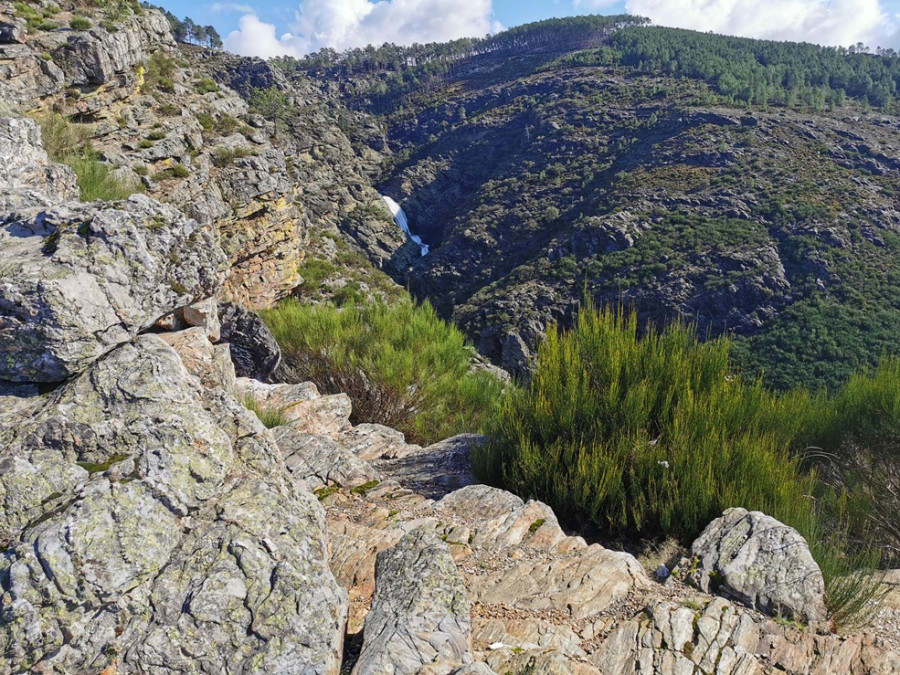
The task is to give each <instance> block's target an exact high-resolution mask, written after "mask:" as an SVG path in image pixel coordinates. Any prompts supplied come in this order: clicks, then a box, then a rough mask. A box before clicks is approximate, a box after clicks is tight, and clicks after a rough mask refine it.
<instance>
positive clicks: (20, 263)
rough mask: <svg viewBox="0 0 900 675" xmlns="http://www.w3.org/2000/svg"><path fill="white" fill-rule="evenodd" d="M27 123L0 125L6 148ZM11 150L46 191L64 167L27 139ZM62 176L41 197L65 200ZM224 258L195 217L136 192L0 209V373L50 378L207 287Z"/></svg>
mask: <svg viewBox="0 0 900 675" xmlns="http://www.w3.org/2000/svg"><path fill="white" fill-rule="evenodd" d="M23 125H24V129H23ZM29 125H31V129H32V130H29ZM33 125H34V123H33V122H25V121H5V122H2V123H0V137H4V136H5V138H6V141H4V142H3V143H6V144H7V149H8V148H9V144H11V143H12V142H14V138H13V137H12V136H15V140H18V141H23V140H30V141H33V140H34V139H35V135H34V132H33ZM23 131H24V132H25V133H24V134H23ZM0 144H2V143H0ZM21 153H22V155H23V156H24V157H29V158H31V159H33V160H34V163H33V164H31V165H29V166H27V167H25V171H24V173H25V175H26V176H38V175H41V174H43V175H45V176H47V175H49V176H51V177H52V180H49V181H48V182H47V183H46V184H45V187H47V188H50V189H52V188H53V187H55V186H56V185H57V184H58V181H57V180H56V177H57V175H58V174H60V173H64V172H62V171H57V170H56V169H55V168H48V165H47V164H48V163H47V161H46V156H42V154H41V153H40V151H39V150H38V149H37V148H36V147H35V146H33V145H31V146H28V145H22V146H21ZM63 183H64V188H65V189H64V190H63V191H62V192H61V193H56V194H53V193H44V196H43V199H45V200H47V201H48V202H52V201H58V200H60V198H62V199H65V198H66V197H70V196H71V194H70V192H69V189H68V188H69V187H70V186H69V183H68V181H63ZM40 187H44V186H40ZM0 190H4V191H6V190H8V191H9V194H11V195H13V197H12V199H13V200H16V201H18V200H17V199H16V197H15V195H17V194H18V195H21V194H22V193H23V190H22V189H21V188H20V187H18V185H17V181H12V184H10V183H6V184H2V185H0ZM27 192H28V193H29V194H33V193H32V191H31V190H28V191H27ZM225 263H226V260H225V257H224V256H223V255H222V252H221V249H219V248H218V246H216V244H215V241H214V240H213V239H212V237H211V236H210V234H209V233H208V232H206V231H204V230H203V229H202V228H201V227H200V226H199V225H198V224H197V223H196V222H195V221H193V220H190V219H188V218H185V217H184V215H183V214H181V213H180V212H179V211H176V210H175V209H173V208H172V207H169V206H165V205H163V204H160V203H158V202H154V201H152V200H150V199H148V198H146V197H144V196H141V195H134V196H132V197H131V198H129V199H128V200H127V201H125V202H116V203H100V202H97V203H94V204H83V203H79V202H75V201H61V202H60V203H58V204H56V205H54V206H52V207H47V208H41V207H32V208H25V209H22V210H16V211H14V212H12V213H9V212H7V214H6V217H5V219H4V222H3V225H2V230H0V287H2V289H3V300H0V322H2V323H0V351H2V352H3V354H4V358H3V359H2V362H0V379H6V380H11V381H14V382H28V381H33V382H59V381H62V380H64V379H66V378H68V377H70V376H72V375H73V374H76V373H78V372H80V371H81V370H83V369H84V368H85V367H86V366H87V365H88V364H90V363H91V362H93V361H94V360H96V359H97V358H98V357H99V356H100V355H101V354H103V353H105V352H106V351H108V350H110V349H111V348H112V347H115V346H116V345H119V344H122V343H124V342H127V341H128V340H130V339H131V338H133V337H134V336H135V335H136V334H137V333H138V332H140V331H141V330H145V329H147V328H149V327H150V326H152V325H153V323H154V322H155V321H156V319H157V318H159V317H160V316H162V315H164V314H167V313H169V312H171V311H173V310H175V309H176V308H178V307H180V306H184V305H188V304H191V303H193V302H195V301H197V300H200V299H203V298H208V297H210V296H212V295H213V294H215V293H216V291H217V290H218V289H219V287H220V286H221V283H222V280H223V279H224V276H225V272H226V268H225Z"/></svg>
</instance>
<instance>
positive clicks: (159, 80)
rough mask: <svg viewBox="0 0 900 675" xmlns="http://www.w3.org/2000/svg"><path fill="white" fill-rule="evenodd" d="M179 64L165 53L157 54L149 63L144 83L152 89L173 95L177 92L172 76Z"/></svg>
mask: <svg viewBox="0 0 900 675" xmlns="http://www.w3.org/2000/svg"><path fill="white" fill-rule="evenodd" d="M177 67H178V62H177V61H176V60H175V58H174V57H171V56H169V55H167V54H166V53H165V52H156V53H154V54H153V55H152V56H151V57H150V59H149V60H148V61H147V68H146V70H145V71H144V83H145V84H146V85H147V86H150V87H156V88H157V89H159V90H161V91H166V92H169V93H172V92H174V91H175V83H174V82H173V81H172V76H173V75H174V74H175V69H176V68H177Z"/></svg>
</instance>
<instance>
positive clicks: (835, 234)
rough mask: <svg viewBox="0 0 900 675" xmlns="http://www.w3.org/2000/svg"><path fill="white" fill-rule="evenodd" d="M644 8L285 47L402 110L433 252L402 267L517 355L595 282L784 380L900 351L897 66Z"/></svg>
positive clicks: (367, 100) (817, 383)
mask: <svg viewBox="0 0 900 675" xmlns="http://www.w3.org/2000/svg"><path fill="white" fill-rule="evenodd" d="M642 23H643V22H642V21H640V20H636V19H634V18H633V17H593V18H581V19H577V20H575V19H573V20H559V21H548V22H541V23H539V24H534V25H530V26H525V27H522V28H519V29H516V30H514V31H510V32H509V33H504V34H500V35H499V36H496V37H494V38H488V39H486V40H481V41H479V40H464V41H459V42H456V43H449V44H447V45H425V46H418V45H414V46H413V47H409V48H402V47H391V46H389V45H385V46H384V47H382V48H380V49H377V50H376V49H374V48H368V49H366V50H355V51H351V52H349V53H348V54H345V55H343V56H341V57H340V58H336V57H335V55H333V54H328V53H323V54H318V55H314V56H312V57H310V58H308V59H306V60H305V61H299V62H294V61H292V60H290V59H283V60H281V61H280V62H279V63H280V65H281V66H282V67H283V68H284V69H285V70H286V71H287V72H288V73H289V74H290V75H291V76H292V77H293V79H294V81H298V82H299V81H303V82H306V81H312V82H314V83H317V85H318V86H320V87H321V88H322V89H323V91H324V92H326V94H327V95H329V96H331V98H332V99H333V100H335V102H336V105H337V104H341V105H343V106H346V107H347V108H350V109H352V110H354V111H357V112H356V114H357V115H359V113H365V114H366V115H370V116H373V117H374V119H376V120H377V121H378V124H380V125H383V129H384V135H385V137H386V139H387V145H388V147H389V148H390V150H391V152H392V154H391V155H390V157H389V159H388V160H387V161H386V162H385V163H384V164H383V165H382V167H381V171H380V173H379V174H378V175H377V177H376V184H377V185H379V186H380V187H379V189H380V190H381V191H383V192H385V193H386V194H389V195H391V196H392V197H393V198H394V199H395V200H397V201H398V202H400V203H401V204H402V206H403V208H404V209H405V211H406V213H407V215H408V217H409V219H410V222H411V224H412V227H413V229H414V231H416V232H417V233H419V234H420V235H421V236H422V237H423V238H424V239H425V241H426V242H427V243H428V244H429V245H430V246H431V253H430V254H429V255H428V256H425V257H423V258H421V259H418V260H415V261H413V263H412V265H411V266H410V267H409V268H408V269H406V270H403V271H402V273H401V274H399V275H397V274H395V278H396V279H397V281H398V282H399V283H401V284H404V285H407V286H408V287H409V288H410V290H411V291H412V292H413V293H414V294H415V295H416V296H417V297H419V298H423V299H424V298H428V299H429V300H430V301H431V302H432V303H433V304H434V305H435V307H436V308H438V310H439V311H440V313H441V314H442V315H443V316H445V317H447V318H449V319H452V320H453V321H454V322H456V323H457V324H458V325H459V326H461V327H462V328H463V329H464V330H465V331H466V333H467V334H468V335H469V337H470V339H472V341H473V342H474V343H475V344H476V345H477V346H478V348H479V350H480V351H481V352H482V353H483V354H485V355H487V356H489V357H490V358H491V359H492V360H494V361H495V362H497V363H501V364H503V365H504V366H506V367H507V368H509V369H511V370H513V371H516V372H519V373H520V374H521V373H523V372H524V370H525V369H526V363H527V357H528V355H529V354H530V353H531V352H533V350H534V347H535V345H536V344H537V342H539V341H540V339H541V336H542V335H543V333H544V331H545V329H546V327H547V325H548V324H549V323H558V324H561V325H563V326H567V325H570V324H571V321H572V318H573V316H574V314H575V312H576V310H577V308H578V307H579V306H580V305H581V301H582V300H583V298H584V297H585V294H587V295H588V296H590V297H591V298H592V299H593V301H594V303H595V304H597V305H604V304H606V303H617V302H624V303H625V304H628V305H634V306H635V307H636V308H637V309H638V311H639V313H640V315H641V316H642V317H643V319H644V320H646V321H651V322H653V323H655V324H657V325H663V324H665V323H666V322H669V321H673V320H676V319H683V320H686V321H690V322H696V324H697V330H698V332H699V334H700V335H702V336H706V335H719V334H722V333H729V334H731V335H733V336H734V337H735V338H736V354H735V355H736V356H737V357H738V361H739V363H740V365H741V366H742V367H743V369H744V370H745V371H747V372H749V373H756V372H761V371H764V372H765V373H766V381H767V382H768V383H770V384H771V385H774V386H777V387H779V388H788V387H790V386H794V385H798V384H803V385H806V386H809V387H812V388H818V387H829V388H832V389H833V388H835V387H837V386H839V385H840V384H841V383H843V382H844V381H845V380H846V378H847V377H848V376H849V374H850V373H851V372H852V371H853V370H855V369H858V368H861V367H863V366H866V365H872V364H874V363H876V362H877V360H878V358H879V357H880V356H881V355H882V354H885V353H896V351H897V348H896V344H895V340H894V335H896V334H897V330H898V328H900V314H898V311H900V276H898V273H900V268H898V264H897V252H898V246H900V238H898V232H900V211H898V208H897V197H898V194H900V193H898V190H900V182H898V175H900V174H898V172H897V170H898V168H900V119H898V117H897V116H896V115H895V114H894V111H895V109H896V108H895V103H894V102H893V95H894V93H895V92H896V88H897V82H898V81H900V59H898V58H897V56H896V55H895V54H893V53H892V52H886V53H883V54H880V55H874V54H864V53H848V52H847V51H846V50H843V51H842V50H836V49H826V48H818V47H814V46H812V45H801V44H789V43H774V42H763V41H755V40H745V39H738V38H725V37H722V36H713V35H704V34H698V33H692V32H690V31H680V30H675V29H665V28H656V27H649V26H644V25H642ZM369 126H370V127H371V124H369ZM349 131H350V132H351V137H352V138H355V139H357V142H358V143H367V142H368V143H370V144H374V141H373V139H371V138H369V137H367V135H366V134H365V133H363V132H362V131H360V130H354V129H352V128H351V129H349ZM374 140H375V141H377V143H378V144H379V149H381V148H382V147H383V146H382V144H383V141H382V139H381V138H377V139H374Z"/></svg>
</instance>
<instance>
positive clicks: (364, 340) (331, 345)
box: [261, 299, 501, 443]
mask: <svg viewBox="0 0 900 675" xmlns="http://www.w3.org/2000/svg"><path fill="white" fill-rule="evenodd" d="M261 314H262V317H263V319H264V320H265V322H266V324H267V325H268V326H269V328H270V329H271V330H272V332H273V333H274V335H275V337H276V338H277V340H278V342H279V344H280V345H281V348H282V350H283V351H284V354H285V358H286V361H287V362H288V364H289V365H290V366H292V368H293V369H294V370H295V372H296V375H297V378H298V380H311V381H313V382H315V383H316V385H317V386H318V387H319V388H320V390H321V391H323V392H326V393H338V392H344V393H347V394H348V395H349V396H350V398H351V400H352V401H353V416H352V417H351V421H353V422H354V423H360V422H377V423H381V424H387V425H389V426H393V427H395V428H397V429H400V430H401V431H403V432H404V433H405V434H406V435H407V440H408V441H409V442H416V443H420V442H421V443H429V442H434V441H436V440H439V439H442V438H446V437H448V436H452V435H454V434H457V433H460V432H463V431H478V430H479V429H480V428H482V427H483V426H484V423H485V422H486V420H487V419H488V418H489V417H490V415H491V413H492V411H493V409H494V405H495V402H496V401H497V399H498V398H499V395H500V391H501V386H500V384H499V383H498V381H497V380H496V379H495V378H493V377H492V376H490V375H488V374H486V373H472V372H471V370H470V367H471V366H470V352H469V350H468V348H467V347H466V345H465V341H464V339H463V336H462V334H461V333H460V332H459V331H458V330H457V329H456V328H454V327H452V326H448V325H447V324H446V323H444V322H443V321H441V320H440V319H439V318H438V317H437V315H436V314H435V312H434V310H433V309H432V308H431V306H430V305H428V304H427V303H426V304H424V305H421V306H417V305H415V304H414V303H413V302H412V301H411V300H409V299H406V300H404V301H402V302H400V303H397V304H395V305H391V306H387V305H384V304H382V303H372V304H368V305H365V306H363V307H356V306H346V307H342V308H336V307H334V306H331V305H301V304H299V303H298V302H296V301H295V300H287V301H285V302H282V303H281V304H280V305H279V306H278V307H277V308H276V309H272V310H266V311H263V312H261Z"/></svg>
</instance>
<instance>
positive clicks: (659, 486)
mask: <svg viewBox="0 0 900 675" xmlns="http://www.w3.org/2000/svg"><path fill="white" fill-rule="evenodd" d="M640 328H641V327H640V326H639V325H638V320H637V317H636V315H635V314H634V313H632V312H626V311H624V310H623V309H621V308H619V309H609V308H607V309H604V310H601V311H596V310H594V309H593V308H592V307H591V306H590V305H588V306H587V307H586V308H585V309H584V310H583V311H582V312H581V313H580V315H579V317H578V319H577V321H576V323H575V326H574V327H573V329H572V330H571V331H568V332H560V331H557V330H556V328H553V327H551V329H550V330H549V331H548V334H547V338H546V340H545V341H544V343H543V344H542V345H541V346H540V348H539V350H538V354H537V361H536V364H535V369H534V372H533V375H532V378H531V381H530V383H529V385H528V386H527V387H526V388H523V389H513V390H510V391H509V392H508V393H507V395H506V397H505V400H504V402H503V404H502V405H501V408H500V411H499V413H498V414H497V415H496V417H495V419H494V420H493V423H492V424H491V428H490V429H489V436H490V438H491V442H490V443H489V444H488V445H485V446H482V447H481V448H479V449H477V450H476V452H475V455H474V457H473V464H474V469H475V471H476V473H478V474H479V475H480V476H481V477H482V478H483V479H484V480H486V481H487V482H490V483H493V484H497V485H501V486H503V487H505V488H507V489H510V490H512V491H514V492H516V493H517V494H519V495H521V496H523V497H533V498H537V499H541V500H543V501H545V502H547V503H549V504H550V505H552V506H553V507H554V509H555V510H556V511H557V513H558V514H560V515H561V516H563V518H564V519H567V520H569V521H570V522H583V521H585V520H587V521H591V522H592V523H593V524H594V525H595V526H596V527H598V528H599V529H600V530H601V531H603V532H605V533H607V534H608V535H610V536H620V537H628V538H637V537H645V538H663V537H666V536H674V537H677V538H678V539H680V540H681V541H682V542H683V543H689V542H690V541H691V540H692V539H693V538H694V537H696V536H697V535H698V534H699V532H700V531H701V530H702V529H703V528H704V527H705V526H706V525H707V524H708V523H709V522H710V521H712V520H713V519H714V518H716V517H718V516H719V515H721V513H722V512H723V511H724V510H725V509H727V508H729V507H732V506H742V507H744V508H747V509H750V510H759V511H763V512H765V513H767V514H770V515H772V516H774V517H775V518H778V519H779V520H781V521H782V522H785V523H787V524H789V525H791V526H793V527H794V528H796V529H797V530H798V531H799V532H800V533H801V534H802V535H803V536H804V537H806V539H807V541H808V542H809V544H810V549H811V552H812V553H813V556H814V557H815V558H816V560H817V561H818V562H819V564H820V567H821V568H822V571H823V575H824V576H825V579H826V588H827V596H828V602H829V607H830V609H831V611H832V613H833V617H834V621H835V623H836V624H840V625H843V626H848V625H850V624H852V623H853V622H855V621H858V620H859V619H860V618H861V617H863V615H865V613H866V612H867V610H868V609H869V608H871V607H873V606H875V605H873V604H872V603H871V602H870V600H871V599H872V598H873V596H874V594H875V592H876V588H877V583H876V582H875V581H874V580H873V577H872V576H871V575H869V574H866V573H860V572H859V571H861V570H866V569H869V568H871V567H872V566H874V565H875V564H876V563H877V561H878V558H877V554H875V553H873V552H872V550H871V548H870V546H869V539H868V536H867V533H866V531H865V530H864V529H863V530H858V529H856V528H855V525H854V514H856V513H858V511H859V508H860V503H861V501H860V497H859V495H858V494H857V493H855V492H854V491H853V490H852V489H851V488H852V487H853V486H849V485H848V486H829V485H826V484H824V483H823V482H822V481H821V480H820V478H819V476H818V472H817V470H816V468H815V466H814V464H813V463H811V462H809V461H808V460H809V454H808V452H806V453H804V452H797V450H798V449H804V448H806V447H808V441H809V438H810V434H811V430H814V429H825V428H831V427H829V426H828V425H829V424H830V423H832V422H835V421H837V420H839V419H840V418H841V415H840V414H838V413H836V412H835V407H834V406H833V405H832V402H830V401H829V400H828V399H827V398H825V397H824V396H823V395H819V396H816V397H813V396H811V395H810V394H809V393H808V392H806V391H803V390H793V391H790V392H787V393H784V394H776V393H774V392H772V391H771V390H769V389H767V388H766V387H764V386H763V385H762V382H761V380H756V381H745V380H744V379H743V378H742V377H741V376H740V375H739V374H738V373H735V372H733V370H732V367H731V364H730V361H729V348H730V343H729V341H728V340H727V339H726V338H720V339H717V340H711V341H708V342H705V343H701V342H699V341H698V340H697V338H696V335H695V333H694V331H693V329H692V328H691V327H689V326H687V325H684V324H680V323H676V324H674V325H671V326H669V327H667V328H665V329H664V330H662V331H657V330H654V329H653V328H652V327H648V328H647V329H646V330H645V331H641V330H640ZM886 379H889V378H888V377H887V376H886ZM848 396H850V395H849V394H848ZM850 398H851V400H854V401H857V400H862V399H867V398H868V399H869V400H870V399H871V398H872V397H871V396H868V397H866V396H864V395H862V394H857V395H853V396H851V397H850ZM898 400H900V399H898ZM839 401H840V399H839V400H838V401H836V402H835V405H836V406H837V409H838V410H842V409H844V408H846V409H847V410H851V409H855V408H854V407H853V406H852V405H849V404H848V405H846V406H845V407H844V408H841V405H840V403H839ZM890 404H891V405H893V404H894V400H893V399H891V400H890ZM861 405H862V404H861ZM886 405H887V404H886ZM890 410H892V411H894V410H900V406H898V407H896V408H890ZM835 488H837V489H835ZM844 488H846V489H844Z"/></svg>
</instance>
